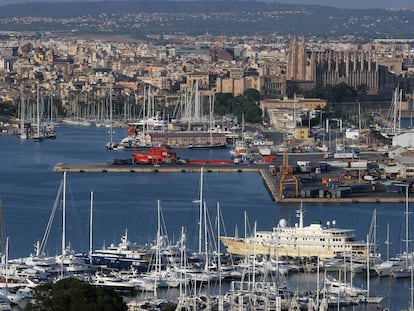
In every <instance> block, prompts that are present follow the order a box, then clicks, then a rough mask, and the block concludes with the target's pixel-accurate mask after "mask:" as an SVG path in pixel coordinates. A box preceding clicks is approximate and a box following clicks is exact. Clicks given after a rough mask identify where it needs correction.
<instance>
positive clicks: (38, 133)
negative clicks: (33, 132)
mask: <svg viewBox="0 0 414 311" xmlns="http://www.w3.org/2000/svg"><path fill="white" fill-rule="evenodd" d="M36 110H37V111H36V124H37V138H38V139H40V106H39V83H37V84H36Z"/></svg>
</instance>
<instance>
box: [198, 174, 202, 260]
mask: <svg viewBox="0 0 414 311" xmlns="http://www.w3.org/2000/svg"><path fill="white" fill-rule="evenodd" d="M199 200H200V202H199V209H200V210H199V212H200V214H199V219H198V253H200V254H201V241H202V225H203V167H201V172H200V198H199Z"/></svg>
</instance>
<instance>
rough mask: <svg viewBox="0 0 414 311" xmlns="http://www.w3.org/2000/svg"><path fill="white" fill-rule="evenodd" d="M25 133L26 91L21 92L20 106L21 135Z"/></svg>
mask: <svg viewBox="0 0 414 311" xmlns="http://www.w3.org/2000/svg"><path fill="white" fill-rule="evenodd" d="M23 135H24V93H23V91H22V93H21V107H20V137H23Z"/></svg>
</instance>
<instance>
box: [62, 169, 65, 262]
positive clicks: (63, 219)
mask: <svg viewBox="0 0 414 311" xmlns="http://www.w3.org/2000/svg"><path fill="white" fill-rule="evenodd" d="M64 255H66V171H65V172H63V195H62V256H64Z"/></svg>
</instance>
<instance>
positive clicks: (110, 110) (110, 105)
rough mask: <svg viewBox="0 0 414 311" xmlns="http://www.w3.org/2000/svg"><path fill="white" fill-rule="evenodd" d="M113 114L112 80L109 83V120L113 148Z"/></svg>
mask: <svg viewBox="0 0 414 311" xmlns="http://www.w3.org/2000/svg"><path fill="white" fill-rule="evenodd" d="M112 114H113V112H112V80H111V81H110V82H109V120H110V122H111V127H110V130H111V133H110V136H109V137H110V142H111V146H112V143H113V129H112V127H113V121H112V118H113V115H112Z"/></svg>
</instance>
